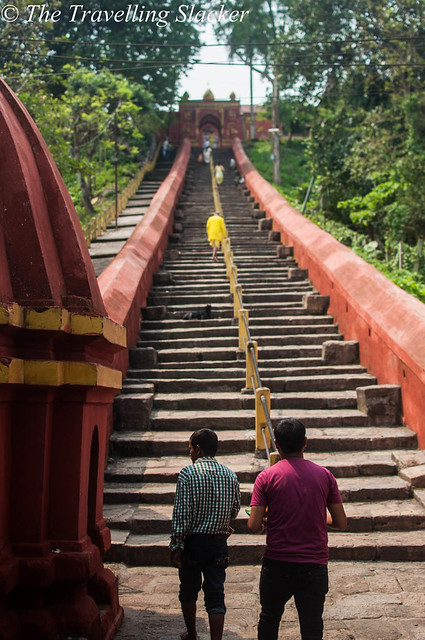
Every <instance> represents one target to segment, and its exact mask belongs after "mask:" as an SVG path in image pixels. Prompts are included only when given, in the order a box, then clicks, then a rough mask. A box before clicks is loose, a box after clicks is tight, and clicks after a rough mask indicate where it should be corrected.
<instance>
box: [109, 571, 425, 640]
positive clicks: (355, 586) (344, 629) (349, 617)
mask: <svg viewBox="0 0 425 640" xmlns="http://www.w3.org/2000/svg"><path fill="white" fill-rule="evenodd" d="M108 566H109V567H110V568H111V569H112V570H113V571H114V572H115V573H116V574H117V575H118V579H119V583H120V594H121V595H120V599H121V604H122V605H123V607H124V610H125V617H124V622H123V624H122V627H121V629H120V630H119V632H118V633H117V635H116V637H115V638H116V640H134V639H137V640H178V639H179V637H180V633H181V632H182V631H183V630H184V626H183V621H182V618H181V614H180V608H179V602H178V599H177V590H178V576H177V570H175V569H173V568H168V567H142V568H140V567H138V568H127V567H125V566H124V565H108ZM329 573H330V580H331V587H330V591H329V594H328V598H327V601H326V608H325V616H324V620H325V635H324V637H325V639H326V640H397V639H398V638H403V639H409V640H425V567H424V565H423V564H422V563H419V562H417V563H362V562H332V563H331V564H330V565H329ZM258 576H259V567H258V566H237V567H230V568H229V569H228V577H227V582H226V594H227V595H226V603H227V608H228V612H227V616H226V623H225V632H224V637H223V640H239V639H240V640H242V639H244V640H248V639H249V640H255V638H256V624H257V618H258ZM198 634H199V640H209V633H208V628H207V617H206V615H205V612H204V611H203V606H202V604H201V606H200V607H199V625H198ZM279 638H282V639H285V640H299V638H300V635H299V631H298V624H297V618H296V611H295V609H294V606H293V604H292V602H291V603H290V604H289V606H288V607H287V609H286V611H285V614H284V621H282V624H281V632H280V636H279Z"/></svg>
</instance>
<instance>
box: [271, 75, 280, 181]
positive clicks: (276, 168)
mask: <svg viewBox="0 0 425 640" xmlns="http://www.w3.org/2000/svg"><path fill="white" fill-rule="evenodd" d="M279 111H280V109H279V79H278V75H277V68H276V67H275V69H274V75H273V101H272V127H273V129H274V131H273V182H274V183H275V184H280V143H279V131H280V113H279Z"/></svg>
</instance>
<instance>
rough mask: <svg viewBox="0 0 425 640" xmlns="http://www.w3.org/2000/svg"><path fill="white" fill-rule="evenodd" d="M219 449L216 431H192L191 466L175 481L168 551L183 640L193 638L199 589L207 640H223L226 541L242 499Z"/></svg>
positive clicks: (231, 472)
mask: <svg viewBox="0 0 425 640" xmlns="http://www.w3.org/2000/svg"><path fill="white" fill-rule="evenodd" d="M217 446H218V438H217V435H216V433H215V432H214V431H211V429H200V430H199V431H195V433H193V434H192V435H191V437H190V440H189V455H190V457H191V459H192V462H193V464H191V465H189V466H187V467H184V468H183V469H182V470H181V471H180V473H179V477H178V479H177V487H176V498H175V502H174V511H173V522H172V530H171V542H170V551H171V564H172V565H173V566H174V567H178V569H179V577H180V592H179V600H180V603H181V607H182V612H183V617H184V621H185V623H186V628H187V632H185V633H183V634H182V635H181V638H182V640H196V638H197V635H196V601H197V598H198V593H199V591H200V589H201V587H202V589H203V591H204V598H205V608H206V610H207V612H208V619H209V624H210V632H211V640H221V638H222V635H223V626H224V615H225V613H226V606H225V604H224V581H225V579H226V567H227V565H228V562H229V557H228V548H227V538H228V537H229V535H230V534H231V533H232V529H231V527H230V520H231V519H232V518H236V516H237V514H238V512H239V509H240V499H241V498H240V489H239V482H238V479H237V477H236V475H235V474H234V473H233V471H231V470H230V469H229V468H228V467H225V466H224V465H222V464H219V463H218V462H217V460H216V459H215V457H214V456H215V454H216V452H217ZM202 577H203V582H202Z"/></svg>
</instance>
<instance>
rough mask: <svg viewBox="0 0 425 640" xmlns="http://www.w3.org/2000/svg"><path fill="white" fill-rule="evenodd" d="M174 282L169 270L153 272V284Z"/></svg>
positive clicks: (159, 284)
mask: <svg viewBox="0 0 425 640" xmlns="http://www.w3.org/2000/svg"><path fill="white" fill-rule="evenodd" d="M173 282H174V279H173V274H172V273H171V271H158V273H154V276H153V283H154V286H159V287H160V286H162V285H164V284H172V283H173Z"/></svg>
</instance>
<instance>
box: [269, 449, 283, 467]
mask: <svg viewBox="0 0 425 640" xmlns="http://www.w3.org/2000/svg"><path fill="white" fill-rule="evenodd" d="M280 459H281V457H280V453H279V451H270V466H273V465H274V464H276V462H279V460H280Z"/></svg>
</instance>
